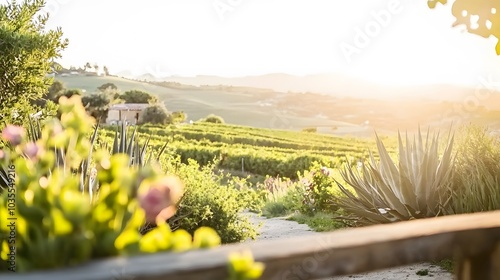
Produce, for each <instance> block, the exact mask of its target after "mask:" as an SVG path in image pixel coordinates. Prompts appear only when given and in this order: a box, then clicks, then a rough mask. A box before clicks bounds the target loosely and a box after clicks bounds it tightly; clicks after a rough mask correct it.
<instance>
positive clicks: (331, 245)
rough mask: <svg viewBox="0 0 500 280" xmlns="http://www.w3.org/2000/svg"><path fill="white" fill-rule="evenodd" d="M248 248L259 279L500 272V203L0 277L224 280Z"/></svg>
mask: <svg viewBox="0 0 500 280" xmlns="http://www.w3.org/2000/svg"><path fill="white" fill-rule="evenodd" d="M245 249H249V250H251V251H252V252H253V255H254V257H255V258H256V260H257V261H260V262H264V263H265V265H266V269H265V272H264V275H263V277H262V279H317V278H323V277H329V276H334V275H346V274H353V273H361V272H367V271H373V270H379V269H384V268H390V267H395V266H401V265H407V264H412V263H418V262H426V261H432V260H440V259H443V258H454V259H455V260H457V264H458V266H457V270H456V273H455V275H456V279H460V280H469V279H470V280H472V279H478V280H493V279H500V211H496V212H488V213H479V214H468V215H457V216H448V217H440V218H432V219H425V220H417V221H410V222H401V223H396V224H390V225H379V226H371V227H365V228H356V229H346V230H338V231H335V232H332V233H324V234H318V235H310V236H304V237H298V238H290V239H283V240H273V241H258V242H250V243H243V244H235V245H228V246H221V247H220V248H216V249H212V250H201V251H190V252H186V253H181V254H169V253H164V254H155V255H144V256H138V257H133V258H117V259H109V260H103V261H98V262H93V263H89V264H86V265H83V266H78V267H74V268H68V269H62V270H57V271H50V272H36V273H29V274H16V273H8V274H0V279H12V280H40V279H42V280H44V279H45V280H67V279H74V280H84V279H88V280H128V279H133V280H163V279H169V280H177V279H179V280H198V279H206V280H209V279H214V280H215V279H216V280H223V279H226V278H227V263H228V255H229V253H230V252H235V251H242V250H245Z"/></svg>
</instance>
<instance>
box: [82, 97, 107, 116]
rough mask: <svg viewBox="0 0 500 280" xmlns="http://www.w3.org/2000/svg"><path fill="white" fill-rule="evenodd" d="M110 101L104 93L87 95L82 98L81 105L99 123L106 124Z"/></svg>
mask: <svg viewBox="0 0 500 280" xmlns="http://www.w3.org/2000/svg"><path fill="white" fill-rule="evenodd" d="M111 101H112V100H111V98H110V96H109V95H108V94H106V93H104V92H98V93H94V94H87V95H84V96H83V97H82V104H83V106H84V107H85V110H86V111H87V113H89V115H91V116H92V117H94V118H95V119H96V120H97V121H99V122H101V123H104V122H106V118H107V117H108V110H109V105H110V103H111Z"/></svg>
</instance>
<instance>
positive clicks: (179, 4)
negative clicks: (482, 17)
mask: <svg viewBox="0 0 500 280" xmlns="http://www.w3.org/2000/svg"><path fill="white" fill-rule="evenodd" d="M0 1H2V0H0ZM4 2H5V1H4ZM45 11H48V12H49V13H50V20H49V24H48V27H49V28H55V27H61V28H62V30H63V32H64V34H65V38H68V39H69V46H68V48H67V49H66V50H65V51H64V52H63V56H62V59H60V62H61V63H62V64H63V65H64V66H66V67H69V66H71V65H73V66H83V64H84V63H85V62H87V61H89V62H90V63H91V64H94V63H97V64H99V65H101V66H102V65H106V66H107V67H108V68H109V69H110V72H111V73H115V74H116V73H120V72H123V71H126V70H127V71H130V72H132V73H133V74H137V75H140V74H144V73H150V74H152V75H154V76H157V77H164V76H171V75H176V76H196V75H217V76H224V77H238V76H247V75H262V74H268V73H287V74H293V75H310V74H319V73H343V74H347V75H350V76H353V77H357V78H363V79H367V80H371V81H375V82H379V83H381V84H388V85H414V84H415V85H416V84H435V83H440V84H442V83H447V84H457V85H476V84H477V83H478V81H479V80H480V78H481V77H486V76H488V75H498V76H499V77H500V67H499V66H500V58H499V57H498V56H497V55H496V54H495V49H494V48H495V44H496V40H494V39H484V38H481V37H478V36H476V35H472V34H469V33H466V32H464V28H457V27H456V28H452V27H451V25H452V23H453V21H454V18H453V16H452V15H451V5H446V6H442V5H438V7H437V8H436V9H429V8H428V6H427V1H426V0H344V1H338V0H141V1H138V0H104V1H103V0H47V6H46V7H45Z"/></svg>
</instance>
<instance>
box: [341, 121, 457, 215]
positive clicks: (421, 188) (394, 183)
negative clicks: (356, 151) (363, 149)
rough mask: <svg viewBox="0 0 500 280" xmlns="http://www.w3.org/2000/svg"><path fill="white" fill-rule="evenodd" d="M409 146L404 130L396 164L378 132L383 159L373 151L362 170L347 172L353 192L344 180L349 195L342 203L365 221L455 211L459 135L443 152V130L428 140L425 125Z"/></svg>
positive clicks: (400, 138)
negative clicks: (453, 198) (453, 183)
mask: <svg viewBox="0 0 500 280" xmlns="http://www.w3.org/2000/svg"><path fill="white" fill-rule="evenodd" d="M405 138H406V139H405V140H406V141H405V142H406V145H404V144H403V140H402V137H401V134H399V133H398V144H399V147H398V149H399V157H398V160H399V161H398V162H397V163H395V162H394V161H393V160H392V158H391V156H390V155H389V153H388V152H387V150H386V148H385V146H384V144H383V143H382V141H381V139H380V137H379V136H378V135H376V143H377V150H378V155H379V161H378V162H377V161H375V159H374V157H373V154H372V153H370V161H369V162H368V163H366V165H363V169H362V172H361V173H360V172H356V171H354V168H353V167H352V166H351V165H348V166H347V167H346V168H345V169H344V170H342V171H341V175H342V178H343V179H344V181H345V182H346V183H347V184H348V185H349V186H350V187H351V188H352V189H353V191H354V192H351V191H349V190H348V189H347V188H346V187H344V186H342V185H341V184H340V183H339V182H338V181H337V185H338V187H339V189H340V190H341V191H342V193H343V194H344V196H343V197H339V198H338V199H336V204H337V205H338V206H339V207H341V208H343V209H344V210H346V212H348V213H349V214H350V215H351V216H353V217H354V219H357V220H358V221H359V223H361V224H375V223H387V222H394V221H401V220H410V219H418V218H425V217H433V216H438V215H443V214H445V213H446V214H449V213H453V211H452V209H451V207H450V200H451V195H452V194H451V192H450V187H449V186H450V184H451V181H452V180H451V179H452V176H453V160H454V156H453V154H452V146H453V137H450V138H449V139H448V142H447V145H446V147H445V149H444V152H443V154H442V155H441V156H440V154H439V145H438V144H439V141H438V140H439V133H436V134H435V135H434V136H432V137H431V136H430V133H427V136H426V139H425V141H424V140H423V137H422V133H421V132H420V129H419V131H418V135H417V137H414V138H413V141H410V140H409V138H408V134H406V137H405Z"/></svg>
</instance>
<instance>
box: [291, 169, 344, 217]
mask: <svg viewBox="0 0 500 280" xmlns="http://www.w3.org/2000/svg"><path fill="white" fill-rule="evenodd" d="M299 177H300V182H301V183H302V184H304V187H305V192H304V198H303V201H302V208H301V209H300V210H301V212H302V213H304V214H313V213H314V212H317V211H331V212H334V211H335V210H337V209H338V208H337V207H334V206H333V200H332V199H333V195H334V191H333V190H334V188H333V187H334V184H335V180H334V178H333V170H331V169H330V168H327V167H325V166H321V165H319V164H318V163H314V164H313V168H311V170H309V171H305V172H304V174H303V175H300V174H299Z"/></svg>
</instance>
